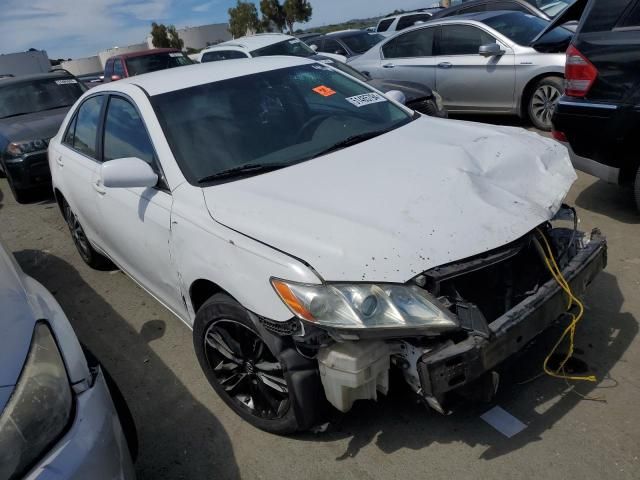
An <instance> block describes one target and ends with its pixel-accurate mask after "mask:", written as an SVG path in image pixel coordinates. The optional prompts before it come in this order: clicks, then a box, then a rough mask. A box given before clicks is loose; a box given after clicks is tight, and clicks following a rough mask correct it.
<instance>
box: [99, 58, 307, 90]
mask: <svg viewBox="0 0 640 480" xmlns="http://www.w3.org/2000/svg"><path fill="white" fill-rule="evenodd" d="M313 63H315V61H314V60H310V59H307V58H302V57H286V56H273V57H258V58H243V59H238V60H225V61H224V62H206V63H198V64H195V65H186V66H182V67H177V68H170V69H168V70H161V71H158V72H151V73H145V74H142V75H136V76H133V77H128V78H123V79H122V80H118V81H117V82H109V83H106V84H103V85H98V86H97V87H94V88H92V89H91V90H90V92H91V93H92V94H93V93H99V92H101V91H119V90H120V89H121V87H124V86H125V85H137V86H138V87H140V88H142V89H144V90H145V91H146V92H147V94H149V95H151V96H153V95H161V94H163V93H168V92H173V91H176V90H182V89H184V88H189V87H195V86H198V85H204V84H207V83H213V82H218V81H221V80H228V79H230V78H236V77H243V76H246V75H253V74H255V73H261V72H268V71H271V70H278V69H280V68H287V67H295V66H300V65H311V64H313Z"/></svg>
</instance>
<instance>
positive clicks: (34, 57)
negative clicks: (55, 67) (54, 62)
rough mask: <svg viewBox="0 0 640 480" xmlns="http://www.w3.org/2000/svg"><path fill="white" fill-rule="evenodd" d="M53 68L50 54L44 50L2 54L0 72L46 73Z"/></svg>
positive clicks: (14, 73)
mask: <svg viewBox="0 0 640 480" xmlns="http://www.w3.org/2000/svg"><path fill="white" fill-rule="evenodd" d="M49 70H51V63H50V62H49V56H48V55H47V52H45V51H44V50H34V51H29V52H18V53H7V54H2V55H0V74H2V75H7V74H11V75H14V76H16V77H17V76H19V75H29V74H32V73H46V72H48V71H49Z"/></svg>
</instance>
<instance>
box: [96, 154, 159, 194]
mask: <svg viewBox="0 0 640 480" xmlns="http://www.w3.org/2000/svg"><path fill="white" fill-rule="evenodd" d="M100 176H101V178H102V185H104V186H105V187H108V188H151V187H155V186H156V185H157V183H158V174H157V173H156V172H154V171H153V169H152V168H151V166H150V165H149V164H148V163H147V162H145V161H144V160H140V159H139V158H135V157H129V158H118V159H116V160H109V161H108V162H104V163H103V164H102V167H101V168H100Z"/></svg>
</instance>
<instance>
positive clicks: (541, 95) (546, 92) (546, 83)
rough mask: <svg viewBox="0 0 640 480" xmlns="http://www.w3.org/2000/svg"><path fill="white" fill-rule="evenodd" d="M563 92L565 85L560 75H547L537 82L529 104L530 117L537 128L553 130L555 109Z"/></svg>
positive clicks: (547, 130) (546, 130)
mask: <svg viewBox="0 0 640 480" xmlns="http://www.w3.org/2000/svg"><path fill="white" fill-rule="evenodd" d="M563 92H564V85H563V82H562V78H560V77H545V78H543V79H542V80H540V81H539V82H538V83H537V84H536V86H535V87H534V89H533V92H532V93H531V97H530V98H529V106H528V110H529V119H530V120H531V123H533V125H534V126H535V127H536V128H538V129H540V130H543V131H545V132H549V131H551V129H552V128H553V124H552V123H551V117H552V116H553V110H554V109H555V108H556V103H558V100H560V97H561V96H562V93H563Z"/></svg>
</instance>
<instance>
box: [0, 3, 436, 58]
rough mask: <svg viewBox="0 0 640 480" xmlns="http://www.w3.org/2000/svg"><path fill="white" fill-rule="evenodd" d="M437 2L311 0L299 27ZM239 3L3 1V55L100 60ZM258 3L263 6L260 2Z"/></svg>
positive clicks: (221, 19) (211, 19)
mask: <svg viewBox="0 0 640 480" xmlns="http://www.w3.org/2000/svg"><path fill="white" fill-rule="evenodd" d="M434 1H435V0H433V1H432V0H422V1H420V0H393V1H392V2H390V1H389V0H311V5H312V6H313V16H312V18H311V21H310V22H309V23H307V24H304V25H296V28H298V27H302V28H306V27H313V26H320V25H326V24H329V23H338V22H342V21H346V20H350V19H353V18H368V17H372V16H376V15H382V14H386V13H389V11H393V10H394V9H407V10H408V9H414V8H420V7H425V6H429V5H431V4H432V3H434ZM235 3H236V0H0V5H2V16H0V53H12V52H20V51H24V50H28V49H29V48H36V49H38V50H46V51H47V53H48V54H49V58H78V57H87V56H91V55H95V54H96V53H97V52H98V51H100V50H104V49H106V48H111V47H114V46H124V45H129V44H133V43H140V42H143V41H144V40H145V38H146V36H147V34H148V33H149V31H150V30H151V22H152V21H155V22H158V23H166V24H174V25H176V26H177V27H178V28H181V27H184V26H197V25H204V24H207V23H226V22H227V20H228V14H227V10H228V9H229V7H231V6H234V5H235ZM254 3H256V4H257V3H259V0H255V2H254Z"/></svg>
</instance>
